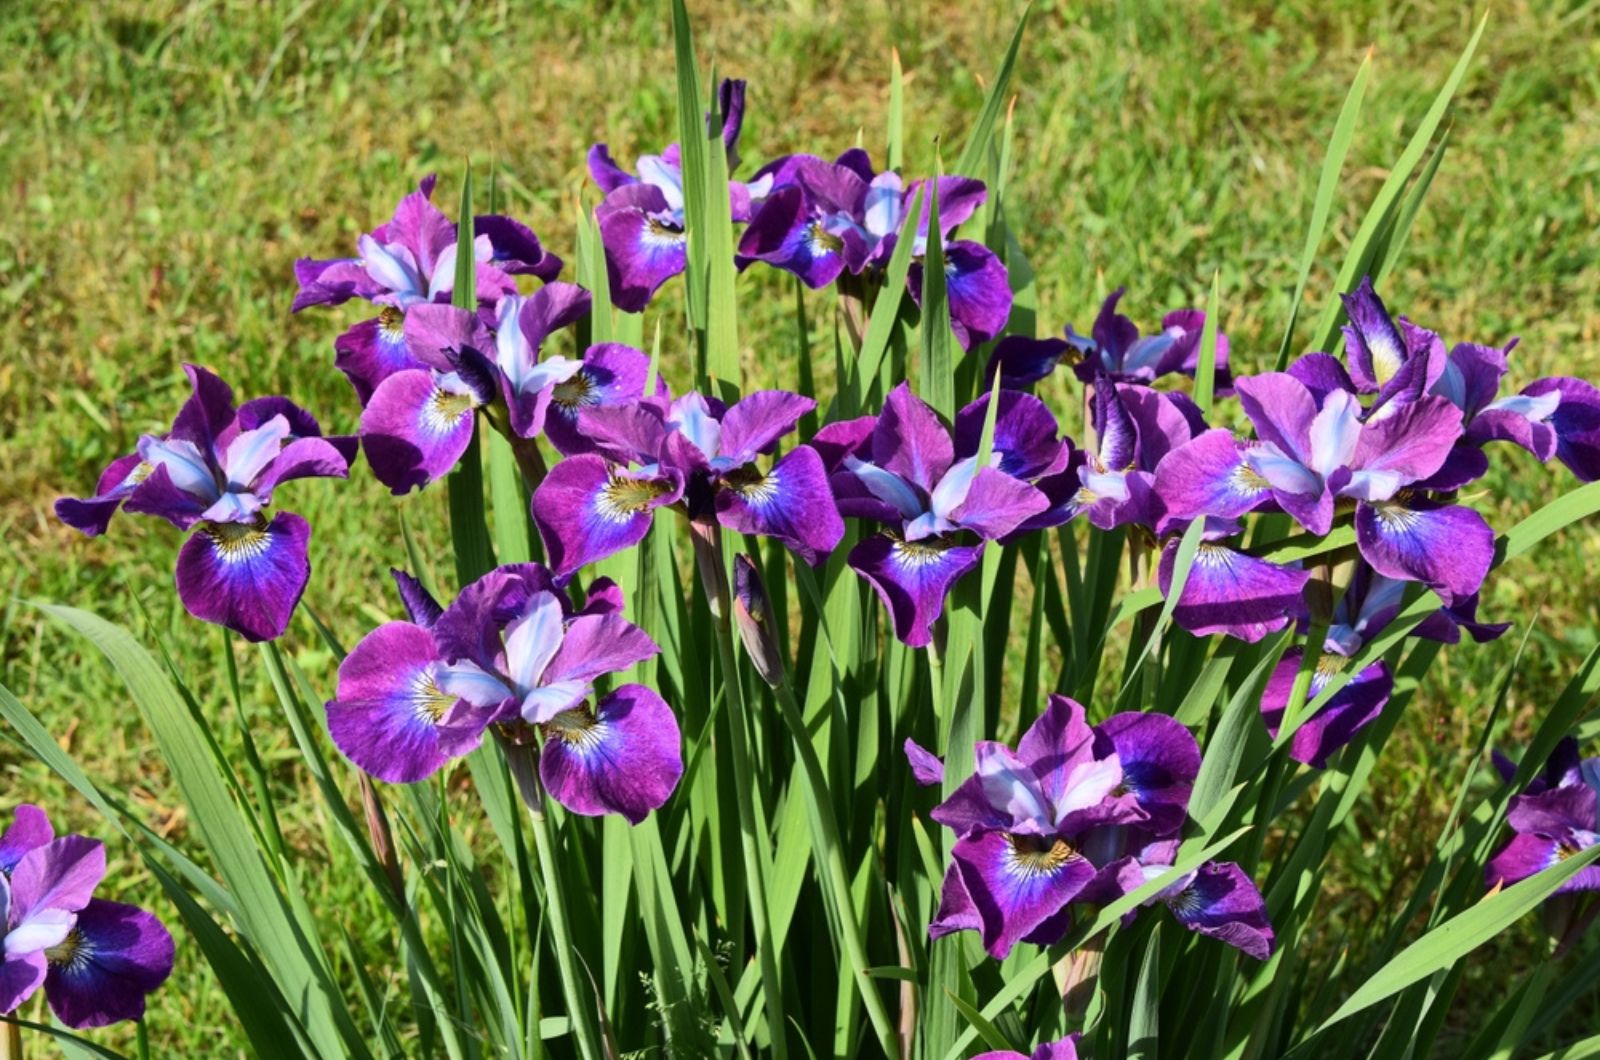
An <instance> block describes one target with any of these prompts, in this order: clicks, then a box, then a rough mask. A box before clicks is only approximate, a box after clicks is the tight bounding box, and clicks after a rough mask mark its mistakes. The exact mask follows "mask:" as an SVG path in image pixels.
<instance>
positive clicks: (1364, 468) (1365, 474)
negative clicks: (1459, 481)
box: [1344, 397, 1461, 501]
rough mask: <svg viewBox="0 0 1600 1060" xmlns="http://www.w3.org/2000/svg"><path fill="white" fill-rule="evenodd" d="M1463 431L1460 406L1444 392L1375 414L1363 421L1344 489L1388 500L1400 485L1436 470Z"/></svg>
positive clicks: (1367, 496)
mask: <svg viewBox="0 0 1600 1060" xmlns="http://www.w3.org/2000/svg"><path fill="white" fill-rule="evenodd" d="M1391 408H1392V406H1391ZM1460 437H1461V410H1460V409H1458V408H1456V407H1455V406H1454V405H1452V404H1451V403H1450V402H1449V401H1447V400H1446V399H1444V398H1440V397H1426V398H1422V399H1420V400H1418V401H1414V402H1411V403H1410V404H1407V405H1403V406H1400V407H1399V408H1397V409H1394V411H1393V412H1392V413H1390V414H1389V415H1383V416H1374V417H1372V418H1371V419H1369V420H1367V422H1366V423H1365V424H1363V425H1362V427H1361V438H1360V441H1359V442H1358V443H1357V445H1356V452H1355V459H1354V460H1353V461H1352V462H1351V465H1350V466H1351V467H1352V469H1354V470H1355V472H1356V474H1355V476H1354V477H1353V478H1352V480H1351V484H1350V486H1349V487H1347V488H1346V489H1345V491H1344V492H1345V494H1346V495H1347V496H1354V497H1359V498H1361V499H1362V500H1372V501H1382V500H1388V499H1389V498H1390V497H1392V496H1394V493H1395V491H1396V490H1398V489H1400V488H1401V487H1403V486H1406V485H1409V484H1410V483H1412V482H1416V481H1417V480H1419V479H1424V478H1427V477H1428V476H1429V475H1431V474H1433V473H1434V472H1435V471H1438V470H1439V468H1440V467H1441V466H1442V465H1443V464H1444V462H1445V459H1446V458H1447V457H1448V456H1449V455H1450V450H1451V447H1452V446H1454V445H1455V443H1456V440H1457V439H1458V438H1460Z"/></svg>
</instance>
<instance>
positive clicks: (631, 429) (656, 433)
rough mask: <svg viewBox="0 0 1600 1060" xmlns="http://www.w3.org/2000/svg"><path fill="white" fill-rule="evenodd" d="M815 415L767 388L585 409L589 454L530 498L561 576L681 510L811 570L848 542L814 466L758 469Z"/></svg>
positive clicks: (804, 401)
mask: <svg viewBox="0 0 1600 1060" xmlns="http://www.w3.org/2000/svg"><path fill="white" fill-rule="evenodd" d="M815 407H816V402H814V401H812V400H811V399H810V398H806V397H801V396H800V395H798V394H791V393H789V392H787V391H783V390H764V391H759V392H757V393H753V394H749V395H747V396H746V397H744V398H743V399H742V400H740V401H738V402H736V403H735V404H733V405H731V406H724V405H723V404H722V402H720V401H717V400H716V399H714V398H707V397H705V396H703V395H701V394H698V393H689V394H685V395H683V396H682V397H680V398H678V399H677V400H675V401H672V402H670V403H668V402H667V401H666V400H665V399H664V398H659V397H651V398H646V399H644V400H642V401H640V402H638V403H637V404H634V405H629V406H614V407H597V408H591V409H585V410H583V411H582V412H581V413H580V415H579V417H578V421H579V428H580V430H582V431H583V432H584V433H585V434H586V435H587V437H588V439H589V442H590V444H591V446H592V447H593V449H594V450H595V451H594V452H591V453H585V454H579V455H577V456H572V457H568V458H567V459H566V460H563V461H562V462H561V463H559V464H557V465H556V466H555V467H554V468H552V469H551V471H550V474H549V476H548V477H546V479H545V480H544V482H543V483H541V484H540V486H539V488H538V489H537V490H535V491H534V496H533V519H534V523H535V524H536V525H537V526H538V528H539V534H540V536H541V537H542V538H543V539H544V543H545V549H546V553H547V555H549V556H550V559H551V565H552V567H553V569H554V570H555V572H556V574H557V576H558V577H561V578H567V577H570V576H571V574H572V573H573V572H574V571H576V570H577V569H578V568H580V567H583V566H585V565H587V564H589V563H593V562H595V561H596V560H599V559H603V558H604V557H606V556H609V555H611V554H612V553H614V552H617V551H619V550H621V549H624V548H628V547H631V546H632V545H635V544H637V543H638V542H639V541H640V540H641V539H642V538H643V537H644V535H645V532H646V531H647V530H648V529H649V527H650V518H651V515H650V513H651V512H652V511H653V510H654V509H655V508H658V507H661V506H662V505H669V504H677V503H678V502H679V501H682V502H683V507H684V510H685V513H686V514H687V515H688V516H689V517H690V518H691V519H694V520H709V519H715V520H716V521H717V522H718V523H721V524H722V525H723V526H725V527H727V528H728V529H730V530H735V531H738V532H739V533H745V534H758V535H761V536H764V537H771V538H775V539H777V540H779V541H781V542H783V543H784V544H785V545H786V546H788V547H789V548H790V549H791V550H792V551H793V552H794V553H795V554H796V555H798V556H800V557H801V558H802V559H804V560H805V561H806V562H807V563H813V564H814V563H816V562H818V560H819V559H820V558H821V557H822V556H824V555H826V554H827V553H828V552H831V551H832V550H833V548H834V546H835V545H837V544H838V543H839V539H840V538H841V537H843V536H844V522H843V520H842V519H841V518H840V517H839V512H838V510H837V509H836V508H835V506H834V503H833V497H832V494H831V492H830V490H829V488H828V477H827V472H826V469H825V468H824V466H823V462H822V458H821V457H820V456H819V455H818V453H817V451H816V450H815V449H813V448H812V447H811V446H809V445H797V446H795V447H794V448H792V449H790V450H789V451H788V452H787V453H785V454H784V455H783V456H781V457H779V458H778V459H777V460H776V461H774V462H773V463H772V465H771V467H769V468H767V469H766V470H762V469H761V467H760V466H759V464H758V459H759V458H760V457H762V456H763V455H766V454H770V453H771V452H773V450H774V449H775V448H776V447H777V444H778V440H779V439H780V438H782V437H783V436H784V435H786V434H788V433H789V432H790V431H792V430H794V428H795V425H796V424H797V423H798V422H799V421H800V417H801V416H804V415H805V414H806V413H807V412H810V411H811V410H812V409H813V408H815Z"/></svg>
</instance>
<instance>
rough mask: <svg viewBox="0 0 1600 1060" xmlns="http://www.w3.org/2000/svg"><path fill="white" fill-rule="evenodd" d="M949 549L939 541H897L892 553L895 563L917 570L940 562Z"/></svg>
mask: <svg viewBox="0 0 1600 1060" xmlns="http://www.w3.org/2000/svg"><path fill="white" fill-rule="evenodd" d="M949 547H950V546H949V545H946V544H944V543H942V542H939V541H896V542H895V543H894V547H893V549H892V550H891V551H892V553H893V555H894V559H895V562H897V563H899V564H900V565H901V566H902V567H910V568H913V569H916V568H919V567H927V566H931V565H932V564H935V563H937V562H939V560H941V559H943V558H944V554H945V550H946V549H948V548H949Z"/></svg>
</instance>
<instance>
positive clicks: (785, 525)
mask: <svg viewBox="0 0 1600 1060" xmlns="http://www.w3.org/2000/svg"><path fill="white" fill-rule="evenodd" d="M716 508H717V520H718V521H719V522H720V523H722V525H723V526H726V527H728V528H729V529H730V530H737V531H738V532H740V533H743V534H759V535H762V536H764V537H770V538H774V539H775V540H778V541H781V542H783V543H784V544H785V545H786V546H788V547H789V548H790V549H791V550H793V552H794V553H795V554H796V555H797V556H799V557H800V558H801V559H803V560H805V561H806V562H807V563H809V564H812V565H813V566H815V565H816V564H817V563H818V562H820V561H821V560H822V559H823V558H824V557H825V556H827V554H828V553H830V552H832V551H833V549H834V547H835V546H837V545H838V544H839V541H840V540H841V539H842V538H843V537H844V520H843V519H842V518H840V516H839V510H838V508H837V507H836V506H835V505H834V500H833V492H832V490H831V489H829V487H828V475H827V471H826V470H825V469H824V468H823V466H822V458H821V457H820V456H818V455H817V453H816V450H814V449H812V448H811V447H810V446H806V445H799V446H796V447H795V448H793V449H791V450H790V451H789V452H787V453H785V454H784V455H783V457H782V459H780V460H779V461H778V462H777V463H776V464H774V465H772V468H771V470H769V471H766V472H761V471H758V470H756V469H755V467H754V465H747V466H745V467H743V468H740V469H738V470H737V471H734V472H731V473H729V474H727V475H724V476H723V477H722V488H721V489H719V490H718V491H717V494H716Z"/></svg>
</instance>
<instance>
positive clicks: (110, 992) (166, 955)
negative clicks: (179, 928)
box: [44, 898, 173, 1028]
mask: <svg viewBox="0 0 1600 1060" xmlns="http://www.w3.org/2000/svg"><path fill="white" fill-rule="evenodd" d="M45 957H46V959H47V960H48V962H49V972H48V974H47V975H46V976H45V981H44V992H45V997H46V998H47V999H48V1000H49V1002H50V1008H51V1009H52V1010H53V1011H54V1012H55V1014H56V1018H58V1019H59V1020H61V1022H62V1023H65V1024H66V1025H67V1026H68V1027H72V1028H83V1027H104V1026H107V1025H108V1024H112V1023H117V1022H120V1021H122V1020H136V1019H140V1018H141V1017H143V1016H144V1006H145V997H146V995H148V994H150V993H152V992H153V991H155V989H156V988H157V987H159V986H160V985H161V984H162V983H164V982H166V980H167V976H168V975H170V974H171V973H172V958H173V946H172V935H171V934H169V933H168V931H167V929H166V927H165V926H164V925H163V924H162V923H161V921H160V920H158V919H157V918H156V917H155V915H154V914H152V913H148V912H146V911H145V910H143V909H140V908H139V907H138V906H134V905H124V904H123V903H121V902H110V901H106V900H105V899H103V898H94V899H91V900H90V901H89V903H88V904H87V905H85V906H84V907H83V909H81V910H80V911H79V912H78V915H77V920H76V922H75V923H74V924H73V926H72V930H71V931H70V932H68V934H67V937H66V938H65V939H64V940H62V941H61V942H60V943H59V944H57V945H55V946H53V947H51V948H50V949H48V950H46V951H45Z"/></svg>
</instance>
